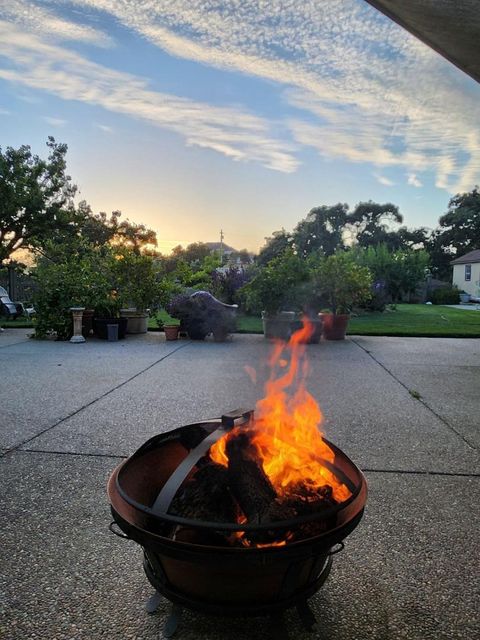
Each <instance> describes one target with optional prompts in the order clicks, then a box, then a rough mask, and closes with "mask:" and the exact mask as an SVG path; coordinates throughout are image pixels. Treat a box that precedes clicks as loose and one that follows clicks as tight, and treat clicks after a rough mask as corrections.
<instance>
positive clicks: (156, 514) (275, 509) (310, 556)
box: [108, 338, 367, 637]
mask: <svg viewBox="0 0 480 640" xmlns="http://www.w3.org/2000/svg"><path fill="white" fill-rule="evenodd" d="M292 340H293V343H292V344H290V348H292V346H293V351H292V354H293V355H292V359H291V362H290V369H289V370H288V372H287V373H286V374H285V373H284V374H283V375H282V377H281V378H279V379H278V380H274V379H273V378H272V379H271V380H270V383H269V384H267V396H266V398H265V399H264V400H263V401H261V402H260V403H258V404H257V409H256V411H255V414H254V412H253V410H242V409H240V410H237V411H233V412H231V413H227V414H225V415H223V416H222V417H221V418H218V419H213V420H208V421H205V422H199V423H195V424H191V425H188V426H182V427H180V428H178V429H175V430H173V431H169V432H167V433H163V434H160V435H157V436H155V437H153V438H152V439H150V440H149V441H148V442H146V443H145V444H144V445H143V446H142V447H140V449H138V451H137V452H136V453H134V454H133V455H132V456H131V457H130V458H128V459H127V460H126V461H125V462H123V464H121V465H120V466H119V467H118V468H117V469H115V471H114V472H113V474H112V476H111V477H110V480H109V483H108V496H109V500H110V504H111V509H112V514H113V517H114V522H113V523H112V525H111V530H112V531H113V532H114V533H117V535H120V536H121V537H127V538H130V539H132V540H134V541H135V542H137V543H138V544H140V545H141V546H142V547H143V550H144V569H145V573H146V575H147V578H148V580H149V581H150V583H151V584H152V586H153V587H154V588H155V590H156V595H155V596H153V597H152V599H151V600H150V601H149V604H148V605H147V609H148V610H149V611H150V612H153V611H154V610H155V608H156V606H157V605H158V603H159V601H160V594H161V595H162V596H164V597H165V598H167V599H168V600H170V601H171V602H172V603H173V605H174V606H173V609H172V613H171V616H170V618H169V620H168V621H167V624H166V627H165V631H164V635H165V636H166V637H170V636H171V635H173V633H174V632H175V630H176V627H177V624H178V619H179V614H180V611H181V608H182V607H186V608H189V609H193V610H199V611H202V612H205V613H211V614H219V615H249V616H251V615H254V616H255V615H269V616H271V617H272V620H275V634H276V637H279V636H282V635H283V637H286V630H285V627H284V626H283V625H282V623H281V615H282V613H283V611H284V610H285V609H288V608H290V607H296V608H297V610H298V612H299V614H300V617H301V619H302V621H303V623H304V625H305V626H306V627H307V628H311V627H312V626H313V624H314V623H315V618H314V616H313V614H312V612H311V610H310V609H309V607H308V603H307V601H308V598H310V597H311V596H312V595H313V594H314V593H315V592H316V591H317V590H318V589H319V588H320V587H321V586H322V584H323V583H324V581H325V580H326V578H327V576H328V574H329V572H330V568H331V565H332V556H333V555H334V554H335V553H337V552H338V551H341V550H342V548H343V540H344V539H345V537H346V536H348V535H349V534H350V533H351V532H352V531H353V529H354V528H355V527H356V526H357V524H358V523H359V521H360V519H361V517H362V515H363V510H364V507H365V502H366V494H367V488H366V482H365V478H364V477H363V475H362V473H361V471H360V470H359V469H358V468H357V467H356V466H355V464H354V463H353V462H352V461H351V460H350V459H349V458H348V457H347V456H346V455H345V453H343V452H342V451H341V450H340V449H338V448H337V447H336V446H335V445H333V444H332V443H330V442H329V441H327V440H326V439H325V438H323V437H322V436H321V434H320V431H319V430H318V428H317V427H318V417H319V415H320V414H318V415H317V413H318V411H319V410H318V408H317V409H316V408H315V407H317V405H316V403H315V404H314V405H312V404H311V402H312V398H311V396H309V395H308V394H307V393H306V391H305V389H304V387H303V385H302V384H300V385H299V386H297V391H296V392H295V393H294V395H293V397H287V396H286V395H285V394H283V395H282V394H281V395H282V398H281V403H282V402H283V403H285V402H286V403H287V404H288V406H283V407H281V409H282V411H283V413H282V412H280V413H279V412H278V406H277V409H275V408H274V406H273V405H272V398H274V397H275V396H276V395H278V392H279V389H285V387H288V386H290V383H291V382H292V379H293V378H296V373H298V372H299V371H301V372H302V374H301V376H300V378H302V377H303V376H305V375H306V368H305V367H299V364H300V362H301V359H302V356H303V354H304V346H303V347H300V344H301V342H300V341H298V343H296V342H295V340H296V339H294V338H292V339H291V342H292ZM284 346H285V345H284ZM297 347H298V348H297ZM282 349H283V347H281V346H279V347H278V352H279V353H280V352H281V351H282ZM281 366H285V365H281ZM297 382H298V380H297ZM300 382H302V381H301V380H300ZM269 385H270V386H269ZM277 401H278V398H277ZM299 401H300V404H299ZM292 402H293V405H292V404H291V403H292ZM281 403H280V404H281ZM294 408H295V409H294ZM292 418H295V419H296V423H295V428H294V429H292V428H291V426H292V425H291V420H292ZM312 418H313V419H315V418H317V420H316V422H315V420H314V421H313V423H312ZM272 425H273V426H272ZM286 426H287V427H288V428H286V429H282V427H286ZM117 526H118V527H119V528H120V530H121V531H118V530H117V528H116V527H117Z"/></svg>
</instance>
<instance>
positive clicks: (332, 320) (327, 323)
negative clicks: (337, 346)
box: [322, 313, 350, 340]
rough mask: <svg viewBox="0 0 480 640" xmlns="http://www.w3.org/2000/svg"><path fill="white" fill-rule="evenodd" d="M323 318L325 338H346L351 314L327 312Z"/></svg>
mask: <svg viewBox="0 0 480 640" xmlns="http://www.w3.org/2000/svg"><path fill="white" fill-rule="evenodd" d="M322 318H323V337H324V338H325V340H344V339H345V334H346V332H347V325H348V320H349V319H350V316H349V315H348V314H346V313H345V314H344V313H342V314H339V315H336V314H334V313H325V314H322Z"/></svg>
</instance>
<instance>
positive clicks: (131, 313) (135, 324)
mask: <svg viewBox="0 0 480 640" xmlns="http://www.w3.org/2000/svg"><path fill="white" fill-rule="evenodd" d="M120 317H121V318H126V319H127V320H128V324H127V333H147V331H148V313H142V312H140V311H137V310H134V309H120Z"/></svg>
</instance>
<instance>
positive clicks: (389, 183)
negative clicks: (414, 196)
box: [373, 173, 395, 187]
mask: <svg viewBox="0 0 480 640" xmlns="http://www.w3.org/2000/svg"><path fill="white" fill-rule="evenodd" d="M373 175H374V177H375V179H376V180H377V181H378V182H379V183H380V184H383V185H384V186H385V187H393V186H394V184H395V182H393V180H390V178H386V177H385V176H382V175H380V174H378V173H374V174H373Z"/></svg>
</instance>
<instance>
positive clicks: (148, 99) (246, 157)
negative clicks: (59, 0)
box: [0, 21, 298, 172]
mask: <svg viewBox="0 0 480 640" xmlns="http://www.w3.org/2000/svg"><path fill="white" fill-rule="evenodd" d="M0 56H3V57H4V58H6V59H7V60H8V61H9V63H10V65H12V64H13V67H12V66H4V67H1V66H0V78H2V79H4V80H8V81H10V82H14V83H17V84H20V85H26V86H28V87H30V88H35V89H40V90H43V91H47V92H49V93H53V94H55V95H57V96H59V97H61V98H63V99H65V100H76V101H80V102H86V103H89V104H93V105H98V106H101V107H103V108H104V109H107V110H109V111H113V112H117V113H121V114H125V115H128V116H132V117H135V118H138V119H141V120H145V121H147V122H149V123H151V124H154V125H156V126H159V127H163V128H165V129H169V130H171V131H174V132H176V133H178V134H180V135H181V136H183V137H184V138H185V140H186V143H187V144H188V145H195V146H199V147H204V148H207V149H212V150H215V151H218V152H219V153H222V154H224V155H226V156H228V157H230V158H232V159H234V160H240V161H256V162H259V163H260V164H262V165H264V166H266V167H268V168H271V169H275V170H277V171H283V172H292V171H295V169H296V168H297V166H298V161H297V160H296V159H295V157H294V156H293V155H292V153H291V151H292V148H291V147H290V148H288V145H286V144H285V143H283V142H279V141H277V140H275V139H274V138H272V137H271V135H270V133H269V125H268V123H267V122H266V121H265V120H263V119H261V118H258V117H256V116H255V115H252V114H250V113H247V112H245V111H242V110H241V109H235V108H228V107H224V108H221V107H215V106H211V105H209V104H207V103H203V102H195V101H193V100H188V99H185V98H179V97H176V96H173V95H170V94H166V93H160V92H157V91H153V90H151V89H149V88H148V84H147V82H146V80H144V79H142V78H138V77H136V76H134V75H131V74H128V73H123V72H119V71H115V70H112V69H109V68H107V67H104V66H101V65H98V64H95V63H93V62H91V61H89V60H87V59H86V58H84V57H82V56H80V55H79V54H77V53H74V52H71V51H68V50H66V49H64V48H61V47H58V46H56V45H51V44H47V43H46V42H45V41H44V40H43V39H41V38H39V37H37V36H36V35H33V34H31V33H28V32H25V31H21V30H20V29H17V28H15V27H12V25H11V24H9V23H7V22H5V21H0Z"/></svg>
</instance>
